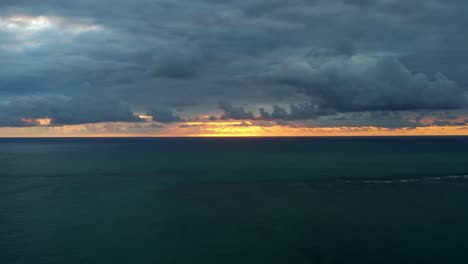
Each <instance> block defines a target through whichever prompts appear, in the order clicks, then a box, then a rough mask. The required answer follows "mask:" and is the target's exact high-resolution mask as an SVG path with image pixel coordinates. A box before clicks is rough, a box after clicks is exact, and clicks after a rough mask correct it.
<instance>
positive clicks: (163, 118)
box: [148, 108, 183, 123]
mask: <svg viewBox="0 0 468 264" xmlns="http://www.w3.org/2000/svg"><path fill="white" fill-rule="evenodd" d="M148 115H150V116H152V117H153V121H156V122H161V123H172V122H179V121H183V119H182V118H181V117H179V116H177V115H174V113H172V111H170V110H168V109H163V108H153V109H151V110H150V111H149V112H148Z"/></svg>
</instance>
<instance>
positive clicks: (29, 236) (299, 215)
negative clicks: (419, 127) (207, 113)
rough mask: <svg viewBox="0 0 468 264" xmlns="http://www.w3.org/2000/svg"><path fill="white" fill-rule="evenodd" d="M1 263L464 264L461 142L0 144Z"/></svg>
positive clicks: (465, 152)
mask: <svg viewBox="0 0 468 264" xmlns="http://www.w3.org/2000/svg"><path fill="white" fill-rule="evenodd" d="M0 263H1V264H26V263H28V264H30V263H31V264H32V263H34V264H35V263H41V264H43V263H67V264H74V263H77V264H78V263H80V264H82V263H89V264H95V263H96V264H98V263H99V264H106V263H112V264H117V263H139V264H140V263H141V264H145V263H157V264H166V263H171V264H179V263H180V264H182V263H184V264H187V263H203V264H210V263H216V264H224V263H226V264H230V263H243V264H248V263H252V264H253V263H359V264H366V263H392V264H394V263H468V137H357V138H354V137H349V138H346V137H343V138H334V137H332V138H67V139H59V138H57V139H39V138H36V139H33V138H31V139H0Z"/></svg>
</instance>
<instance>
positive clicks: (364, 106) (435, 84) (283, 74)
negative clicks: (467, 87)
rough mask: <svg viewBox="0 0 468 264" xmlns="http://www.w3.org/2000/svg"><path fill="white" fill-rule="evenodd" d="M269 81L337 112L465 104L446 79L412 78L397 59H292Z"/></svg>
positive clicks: (440, 76) (460, 92)
mask: <svg viewBox="0 0 468 264" xmlns="http://www.w3.org/2000/svg"><path fill="white" fill-rule="evenodd" d="M270 80H271V81H273V82H278V83H281V84H288V85H291V86H294V87H297V88H298V90H299V91H300V92H303V93H305V94H306V95H308V96H310V97H311V98H313V99H316V100H319V101H320V103H319V106H324V107H326V108H331V109H335V110H337V111H340V112H353V111H376V110H389V111H395V110H417V109H458V108H461V107H463V106H465V105H466V98H465V95H464V90H463V89H461V88H460V87H459V86H458V85H457V84H456V83H455V82H454V81H452V80H449V79H448V78H447V77H446V76H445V75H443V74H441V73H436V74H435V75H434V76H433V77H429V76H427V75H426V74H423V73H413V72H411V71H410V70H409V69H408V68H407V67H405V65H403V64H402V63H401V62H400V61H399V60H398V59H395V58H389V57H386V56H383V57H380V56H369V55H353V56H334V57H320V56H313V57H311V58H307V57H303V58H295V59H292V60H290V61H287V62H286V63H284V64H283V65H281V66H280V67H279V69H278V70H277V71H276V72H274V73H273V74H272V75H271V76H270ZM303 108H304V107H301V108H300V109H298V110H299V112H304V111H302V110H301V109H303ZM305 112H309V111H305Z"/></svg>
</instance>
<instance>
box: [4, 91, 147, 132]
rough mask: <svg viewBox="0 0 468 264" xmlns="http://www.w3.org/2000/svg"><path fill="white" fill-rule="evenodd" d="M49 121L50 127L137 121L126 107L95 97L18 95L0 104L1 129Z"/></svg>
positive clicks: (116, 102) (138, 120)
mask: <svg viewBox="0 0 468 264" xmlns="http://www.w3.org/2000/svg"><path fill="white" fill-rule="evenodd" d="M41 118H50V119H51V122H52V123H51V124H53V125H70V124H84V123H99V122H117V121H123V122H140V121H142V120H141V119H140V118H138V117H137V116H135V115H134V114H133V113H132V112H131V111H130V108H129V107H128V105H125V104H123V103H121V102H118V101H113V100H108V99H104V100H101V99H96V98H89V97H88V98H86V97H82V98H77V99H70V98H67V97H64V96H21V97H14V98H10V99H8V100H5V101H4V102H3V103H2V104H1V105H0V126H31V125H36V123H35V122H29V121H28V120H29V119H41Z"/></svg>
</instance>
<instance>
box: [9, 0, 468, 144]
mask: <svg viewBox="0 0 468 264" xmlns="http://www.w3.org/2000/svg"><path fill="white" fill-rule="evenodd" d="M467 12H468V1H466V0H412V1H407V0H290V1H282V0H281V1H280V0H249V1H239V0H237V1H234V0H198V1H193V0H133V1H128V0H80V1H76V0H41V1H37V0H2V1H0V69H1V70H0V137H1V136H3V137H14V136H38V137H42V136H46V137H47V136H51V137H61V136H314V135H320V136H326V135H332V136H333V135H339V136H343V135H357V136H359V135H468V104H467V96H468V93H467V89H468V74H467V73H468V63H466V62H467V61H468V45H466V43H468V34H466V28H467V27H468V16H466V13H467Z"/></svg>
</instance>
